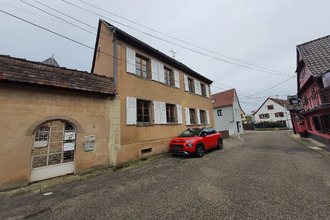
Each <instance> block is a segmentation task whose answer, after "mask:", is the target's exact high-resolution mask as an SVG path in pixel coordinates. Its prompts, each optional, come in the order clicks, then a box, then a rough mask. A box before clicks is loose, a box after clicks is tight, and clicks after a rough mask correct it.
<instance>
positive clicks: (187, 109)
mask: <svg viewBox="0 0 330 220" xmlns="http://www.w3.org/2000/svg"><path fill="white" fill-rule="evenodd" d="M184 113H185V117H186V125H190V113H189V108H187V107H185V108H184Z"/></svg>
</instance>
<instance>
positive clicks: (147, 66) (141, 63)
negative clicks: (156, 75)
mask: <svg viewBox="0 0 330 220" xmlns="http://www.w3.org/2000/svg"><path fill="white" fill-rule="evenodd" d="M138 59H139V60H140V69H139V70H140V74H138V68H137V67H138V62H137V60H138ZM143 61H145V62H146V69H147V71H146V73H147V77H145V76H143V73H144V71H143V66H144V64H143ZM150 62H151V61H150V59H149V58H147V57H145V56H142V55H140V54H136V55H135V75H136V76H138V77H141V78H145V79H151V74H150Z"/></svg>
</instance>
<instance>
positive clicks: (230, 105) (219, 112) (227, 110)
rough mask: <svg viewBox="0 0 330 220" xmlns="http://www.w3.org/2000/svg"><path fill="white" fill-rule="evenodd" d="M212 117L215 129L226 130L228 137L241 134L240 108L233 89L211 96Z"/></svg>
mask: <svg viewBox="0 0 330 220" xmlns="http://www.w3.org/2000/svg"><path fill="white" fill-rule="evenodd" d="M211 97H212V103H213V117H214V123H215V128H216V129H217V130H219V131H224V130H228V132H229V135H233V134H239V133H242V132H243V125H242V115H241V107H240V104H239V100H238V97H237V93H236V90H235V89H230V90H227V91H224V92H219V93H217V94H213V95H212V96H211Z"/></svg>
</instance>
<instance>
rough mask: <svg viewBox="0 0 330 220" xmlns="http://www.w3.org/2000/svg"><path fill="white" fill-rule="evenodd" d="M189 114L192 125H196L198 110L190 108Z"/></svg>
mask: <svg viewBox="0 0 330 220" xmlns="http://www.w3.org/2000/svg"><path fill="white" fill-rule="evenodd" d="M189 114H190V125H195V124H196V111H195V109H192V108H190V109H189Z"/></svg>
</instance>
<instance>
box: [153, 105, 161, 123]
mask: <svg viewBox="0 0 330 220" xmlns="http://www.w3.org/2000/svg"><path fill="white" fill-rule="evenodd" d="M154 124H160V103H159V102H157V101H154Z"/></svg>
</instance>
